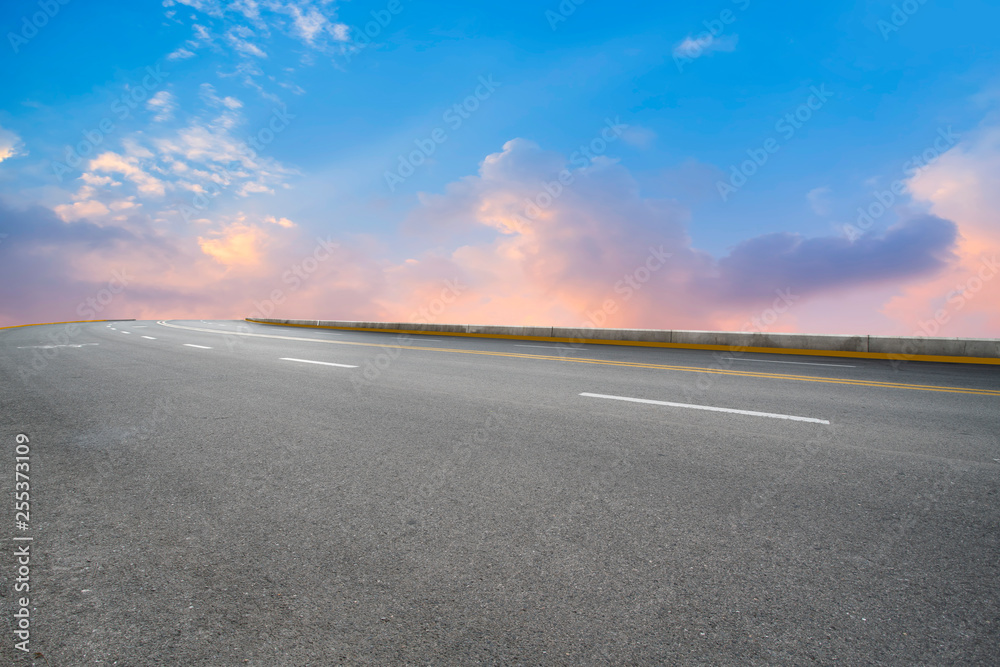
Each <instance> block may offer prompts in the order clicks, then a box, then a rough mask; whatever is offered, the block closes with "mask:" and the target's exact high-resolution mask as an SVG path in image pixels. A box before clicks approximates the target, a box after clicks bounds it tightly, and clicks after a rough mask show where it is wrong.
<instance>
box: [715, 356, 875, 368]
mask: <svg viewBox="0 0 1000 667" xmlns="http://www.w3.org/2000/svg"><path fill="white" fill-rule="evenodd" d="M722 358H723V359H728V360H730V361H760V362H762V363H765V364H797V365H799V366H833V367H835V368H857V366H848V365H847V364H812V363H809V362H808V361H776V360H774V359H739V358H737V357H722Z"/></svg>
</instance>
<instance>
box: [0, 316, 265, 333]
mask: <svg viewBox="0 0 1000 667" xmlns="http://www.w3.org/2000/svg"><path fill="white" fill-rule="evenodd" d="M92 322H135V319H130V320H70V321H69V322H38V323H36V324H14V325H12V326H9V327H0V331H2V330H4V329H20V328H21V327H45V326H48V325H50V324H88V323H92ZM258 324H260V323H258Z"/></svg>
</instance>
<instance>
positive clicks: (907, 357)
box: [244, 317, 1000, 366]
mask: <svg viewBox="0 0 1000 667" xmlns="http://www.w3.org/2000/svg"><path fill="white" fill-rule="evenodd" d="M244 319H245V321H247V322H253V323H254V324H269V325H271V326H276V327H301V328H303V329H336V330H339V331H370V332H376V333H395V334H414V335H417V336H458V337H465V338H502V339H508V340H533V341H542V342H548V343H576V344H582V345H629V346H632V347H662V348H670V349H677V350H710V351H718V352H730V353H733V352H739V353H746V352H751V353H755V354H794V355H799V356H809V357H845V358H851V359H880V360H888V361H931V362H938V363H946V364H988V365H993V366H1000V359H993V358H990V357H945V356H936V355H928V354H892V353H888V352H849V351H843V352H841V351H837V350H800V349H796V348H784V347H741V346H739V345H696V344H693V343H654V342H647V341H638V340H598V339H595V338H555V337H552V336H515V335H510V334H480V333H465V332H460V331H411V330H408V329H374V328H369V327H330V326H319V325H316V324H282V323H279V322H261V321H260V320H253V319H250V318H249V317H247V318H244Z"/></svg>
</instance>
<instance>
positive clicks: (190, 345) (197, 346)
mask: <svg viewBox="0 0 1000 667" xmlns="http://www.w3.org/2000/svg"><path fill="white" fill-rule="evenodd" d="M184 346H185V347H196V348H198V349H199V350H211V349H212V348H210V347H206V346H204V345H192V344H191V343H184Z"/></svg>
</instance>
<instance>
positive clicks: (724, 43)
mask: <svg viewBox="0 0 1000 667" xmlns="http://www.w3.org/2000/svg"><path fill="white" fill-rule="evenodd" d="M738 41H739V37H738V36H737V35H723V36H721V37H713V36H712V35H710V34H708V33H704V34H702V35H698V36H697V37H691V36H690V35H689V36H688V37H686V38H685V39H684V41H682V42H681V43H680V44H678V45H677V46H675V47H674V56H677V57H680V58H690V59H692V60H693V59H695V58H700V57H701V56H704V55H708V54H710V53H713V52H715V51H722V52H727V53H728V52H730V51H734V50H736V43H737V42H738Z"/></svg>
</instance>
